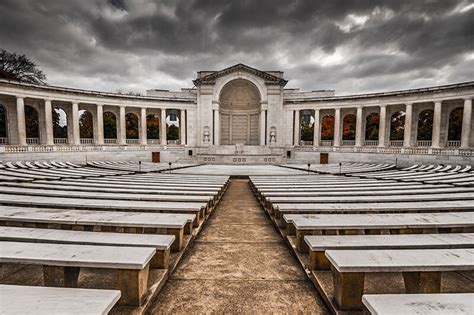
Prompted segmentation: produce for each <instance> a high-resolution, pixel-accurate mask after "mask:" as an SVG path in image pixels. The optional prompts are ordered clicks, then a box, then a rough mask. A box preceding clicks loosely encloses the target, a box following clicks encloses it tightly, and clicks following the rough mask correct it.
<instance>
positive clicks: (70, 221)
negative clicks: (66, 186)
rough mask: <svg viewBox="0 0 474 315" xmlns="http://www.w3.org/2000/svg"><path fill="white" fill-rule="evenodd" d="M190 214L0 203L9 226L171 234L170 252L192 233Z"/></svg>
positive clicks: (1, 215) (1, 216)
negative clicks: (35, 206) (65, 208)
mask: <svg viewBox="0 0 474 315" xmlns="http://www.w3.org/2000/svg"><path fill="white" fill-rule="evenodd" d="M194 219H195V216H194V215H192V214H172V213H141V212H109V211H90V210H64V209H42V208H26V207H5V206H0V223H1V222H4V224H3V225H10V226H17V225H20V226H25V227H41V228H48V227H49V228H51V227H53V228H61V229H76V230H77V229H79V230H87V231H94V230H96V231H97V230H100V231H105V232H114V231H117V229H123V230H124V232H127V233H144V232H150V233H153V234H168V235H174V236H175V241H174V242H173V244H172V245H171V250H172V251H180V250H181V249H182V248H183V245H184V234H185V233H186V234H191V233H192V224H193V223H192V222H193V221H194Z"/></svg>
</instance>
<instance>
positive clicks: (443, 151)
mask: <svg viewBox="0 0 474 315" xmlns="http://www.w3.org/2000/svg"><path fill="white" fill-rule="evenodd" d="M287 82H288V81H287V80H286V79H285V77H284V74H283V72H281V71H261V70H258V69H255V68H252V67H249V66H246V65H244V64H237V65H235V66H231V67H229V68H226V69H223V70H220V71H199V72H198V73H197V77H196V79H195V80H194V81H193V85H194V87H193V88H186V89H182V90H181V91H177V92H172V91H167V90H149V91H147V93H146V96H141V95H133V94H119V93H106V92H98V91H86V90H78V89H71V88H66V87H55V86H48V85H33V84H26V83H20V82H13V81H6V80H0V186H1V190H0V270H1V273H0V313H1V314H202V313H206V314H209V313H211V314H215V313H219V314H221V313H231V314H232V313H239V314H242V313H244V314H246V313H251V314H262V313H265V314H266V313H272V314H289V313H298V314H347V315H349V314H351V315H355V314H386V315H389V314H390V315H394V314H443V315H444V314H474V302H473V301H474V170H473V169H472V165H473V164H474V163H473V161H474V134H473V131H472V130H473V126H474V123H473V119H472V118H473V113H472V99H473V98H474V82H464V83H456V84H450V85H443V86H436V87H425V88H419V89H411V90H401V91H388V92H381V93H371V94H360V95H346V96H338V95H336V93H335V91H333V90H316V91H311V92H303V91H300V90H299V89H293V88H285V86H286V84H287Z"/></svg>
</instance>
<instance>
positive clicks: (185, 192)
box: [2, 182, 219, 197]
mask: <svg viewBox="0 0 474 315" xmlns="http://www.w3.org/2000/svg"><path fill="white" fill-rule="evenodd" d="M2 185H3V186H8V187H18V188H35V189H51V190H56V189H61V190H64V191H88V192H108V193H138V194H155V195H179V196H181V195H196V196H209V197H213V196H215V195H216V194H217V193H218V192H219V190H218V189H215V190H213V191H206V190H203V191H199V190H190V191H189V190H172V189H167V190H163V189H160V190H158V189H153V188H134V187H130V186H126V187H123V188H120V187H118V188H115V187H107V186H103V187H100V186H99V187H92V186H89V185H87V186H81V185H77V186H76V185H64V184H63V183H62V182H60V183H53V184H49V183H48V184H42V183H37V182H34V183H16V182H9V183H3V184H2Z"/></svg>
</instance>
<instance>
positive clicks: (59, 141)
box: [53, 138, 68, 144]
mask: <svg viewBox="0 0 474 315" xmlns="http://www.w3.org/2000/svg"><path fill="white" fill-rule="evenodd" d="M53 142H54V144H67V142H68V141H67V138H54V139H53Z"/></svg>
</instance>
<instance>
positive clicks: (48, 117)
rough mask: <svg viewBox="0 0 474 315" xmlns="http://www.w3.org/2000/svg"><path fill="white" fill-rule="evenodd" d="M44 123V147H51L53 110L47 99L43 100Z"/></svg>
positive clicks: (52, 142) (52, 139)
mask: <svg viewBox="0 0 474 315" xmlns="http://www.w3.org/2000/svg"><path fill="white" fill-rule="evenodd" d="M44 123H45V125H46V145H53V144H54V133H53V108H52V106H51V100H49V99H45V100H44Z"/></svg>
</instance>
